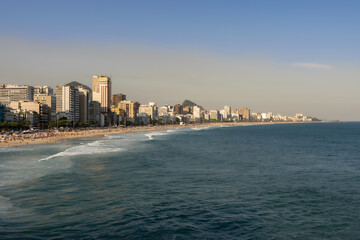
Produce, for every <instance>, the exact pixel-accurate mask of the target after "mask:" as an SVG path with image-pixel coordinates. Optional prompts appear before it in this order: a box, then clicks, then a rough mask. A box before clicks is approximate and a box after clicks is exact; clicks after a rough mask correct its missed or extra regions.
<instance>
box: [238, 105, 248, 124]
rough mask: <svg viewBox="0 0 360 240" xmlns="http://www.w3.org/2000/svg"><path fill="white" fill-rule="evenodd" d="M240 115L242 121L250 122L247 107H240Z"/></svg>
mask: <svg viewBox="0 0 360 240" xmlns="http://www.w3.org/2000/svg"><path fill="white" fill-rule="evenodd" d="M240 114H241V116H242V117H243V119H244V120H245V121H249V120H250V109H249V108H247V107H242V108H241V109H240Z"/></svg>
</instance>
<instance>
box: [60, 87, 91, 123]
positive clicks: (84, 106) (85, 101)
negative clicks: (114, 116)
mask: <svg viewBox="0 0 360 240" xmlns="http://www.w3.org/2000/svg"><path fill="white" fill-rule="evenodd" d="M66 85H68V86H72V87H75V88H77V89H78V91H79V116H80V121H82V122H88V121H89V103H90V101H92V90H91V88H89V87H88V86H86V85H84V84H81V83H79V82H76V81H74V82H70V83H68V84H66Z"/></svg>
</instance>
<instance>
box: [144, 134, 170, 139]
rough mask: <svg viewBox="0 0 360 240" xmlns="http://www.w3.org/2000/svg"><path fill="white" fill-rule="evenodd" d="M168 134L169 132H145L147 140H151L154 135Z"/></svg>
mask: <svg viewBox="0 0 360 240" xmlns="http://www.w3.org/2000/svg"><path fill="white" fill-rule="evenodd" d="M168 134H169V132H151V133H146V134H145V136H147V137H148V138H149V140H153V139H154V136H164V135H168Z"/></svg>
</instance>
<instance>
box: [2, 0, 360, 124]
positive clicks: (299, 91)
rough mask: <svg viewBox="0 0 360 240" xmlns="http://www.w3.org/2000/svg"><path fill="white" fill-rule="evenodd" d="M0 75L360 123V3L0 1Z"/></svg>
mask: <svg viewBox="0 0 360 240" xmlns="http://www.w3.org/2000/svg"><path fill="white" fill-rule="evenodd" d="M0 9H1V14H0V84H28V85H50V86H52V87H55V86H56V85H62V84H65V83H68V82H71V81H78V82H81V83H84V84H87V85H88V86H91V78H92V76H93V75H98V74H106V75H111V77H112V81H113V93H124V94H126V95H127V98H128V99H129V100H137V101H139V102H141V103H144V104H146V103H147V102H149V101H154V102H157V103H158V105H163V104H171V105H173V104H176V103H182V102H183V101H184V100H185V99H190V100H192V101H194V102H196V103H198V104H199V105H202V106H204V107H205V108H207V109H209V110H210V109H220V108H223V106H225V105H230V106H231V107H232V108H241V107H242V106H247V107H249V108H250V109H251V111H252V112H273V113H280V114H286V115H294V114H295V113H298V112H302V113H304V114H306V115H308V116H313V117H318V118H322V119H326V120H336V119H340V120H345V121H360V111H358V110H359V107H360V105H359V103H360V68H359V64H360V47H359V43H360V31H359V22H360V14H358V10H359V9H360V1H351V0H348V1H340V0H339V1H332V0H317V1H307V0H301V1H300V0H298V1H295V0H294V1H288V0H282V1H280V0H273V1H269V0H267V1H260V0H249V1H246V0H243V1H232V0H227V1H220V0H218V1H214V0H202V1H201V0H191V1H190V0H182V1H180V0H178V1H172V0H166V1H156V0H152V1H145V0H143V1H140V0H133V1H120V0H119V1H115V0H113V1H111V0H102V1H100V0H99V1H91V0H86V1H84V0H77V1H66V0H63V1H49V0H33V1H26V0H23V1H20V0H1V1H0Z"/></svg>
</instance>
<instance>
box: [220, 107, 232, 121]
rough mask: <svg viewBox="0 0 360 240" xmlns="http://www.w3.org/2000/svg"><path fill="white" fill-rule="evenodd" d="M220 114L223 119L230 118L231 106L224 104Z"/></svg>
mask: <svg viewBox="0 0 360 240" xmlns="http://www.w3.org/2000/svg"><path fill="white" fill-rule="evenodd" d="M222 115H223V119H224V120H231V107H230V106H224V112H223V114H222Z"/></svg>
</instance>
